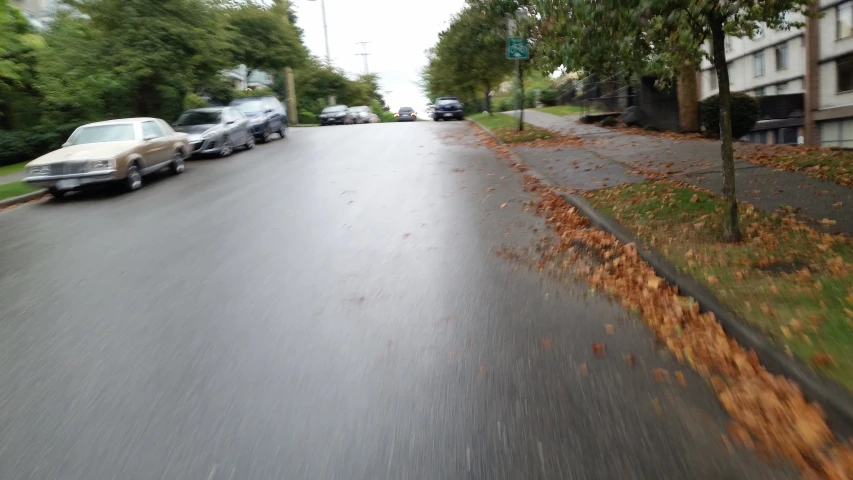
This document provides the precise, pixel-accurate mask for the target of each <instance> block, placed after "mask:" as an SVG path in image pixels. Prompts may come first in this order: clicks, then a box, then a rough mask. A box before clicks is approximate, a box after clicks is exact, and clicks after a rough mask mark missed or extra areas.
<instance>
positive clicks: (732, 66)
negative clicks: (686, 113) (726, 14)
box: [700, 0, 853, 148]
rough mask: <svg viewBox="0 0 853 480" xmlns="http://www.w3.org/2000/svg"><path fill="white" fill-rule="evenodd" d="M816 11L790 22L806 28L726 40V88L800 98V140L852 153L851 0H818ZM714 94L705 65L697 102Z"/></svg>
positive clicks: (713, 76) (709, 68)
mask: <svg viewBox="0 0 853 480" xmlns="http://www.w3.org/2000/svg"><path fill="white" fill-rule="evenodd" d="M816 8H817V10H818V12H819V13H820V15H818V17H819V18H802V17H801V18H799V19H797V18H796V17H792V20H800V21H803V22H804V23H805V24H806V26H805V28H801V29H792V30H778V31H774V30H768V31H765V32H762V34H761V35H759V36H757V37H756V38H753V39H749V38H731V39H728V40H727V42H726V60H727V61H728V64H729V76H730V84H731V88H732V91H739V92H746V93H749V94H751V95H755V96H758V97H762V96H769V95H782V94H790V93H801V94H803V99H804V102H803V105H804V110H805V111H804V112H803V114H804V117H803V118H804V120H803V122H802V123H803V125H802V128H801V129H800V136H802V139H801V140H802V141H803V142H804V143H806V144H808V145H815V146H826V147H845V148H853V0H818V1H817V6H816ZM717 93H719V85H718V82H717V76H716V73H715V72H714V69H713V68H712V65H711V63H710V62H709V61H707V60H705V61H703V63H702V67H701V73H700V97H701V98H707V97H709V96H711V95H715V94H717ZM762 138H763V137H762ZM768 143H773V142H772V139H770V140H768Z"/></svg>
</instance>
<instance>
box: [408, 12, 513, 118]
mask: <svg viewBox="0 0 853 480" xmlns="http://www.w3.org/2000/svg"><path fill="white" fill-rule="evenodd" d="M506 41H507V35H506V21H505V20H504V18H503V17H502V16H501V15H494V14H492V13H491V12H490V11H489V10H486V9H480V8H471V7H468V8H465V9H463V10H462V12H460V13H459V14H457V15H456V16H454V17H453V19H452V21H451V23H450V26H449V27H448V28H447V29H446V30H445V31H443V32H441V33H440V34H439V40H438V43H437V44H436V46H435V47H434V48H433V49H432V50H431V51H430V52H429V54H428V59H429V62H428V64H427V66H426V68H425V69H424V70H423V72H422V75H421V80H422V81H421V85H422V88H423V89H424V90H425V92H426V93H427V95H428V96H430V97H432V98H434V97H436V96H439V95H443V94H450V93H456V94H457V95H459V96H467V97H469V98H468V99H469V100H473V99H474V98H475V97H476V93H475V92H477V91H479V92H483V94H484V97H485V108H486V110H487V111H491V106H490V104H489V96H490V93H491V91H492V89H493V88H494V87H495V86H497V85H498V84H499V83H500V81H501V80H502V79H503V78H504V77H506V76H507V75H508V74H509V73H511V72H512V69H513V63H512V62H510V61H509V60H507V59H506Z"/></svg>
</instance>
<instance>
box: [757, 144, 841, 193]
mask: <svg viewBox="0 0 853 480" xmlns="http://www.w3.org/2000/svg"><path fill="white" fill-rule="evenodd" d="M740 157H741V158H744V159H746V160H747V161H749V162H750V163H755V164H758V165H764V166H766V167H772V168H781V169H784V170H790V171H794V172H802V173H805V174H806V175H808V176H810V177H813V178H818V179H821V180H828V181H830V182H835V183H837V184H839V185H843V186H845V187H853V152H850V151H846V150H832V149H829V148H815V147H799V146H788V145H772V146H771V145H767V146H761V147H760V148H756V149H755V151H754V152H750V153H747V154H743V155H741V156H740Z"/></svg>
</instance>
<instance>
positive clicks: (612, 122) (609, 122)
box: [598, 117, 619, 127]
mask: <svg viewBox="0 0 853 480" xmlns="http://www.w3.org/2000/svg"><path fill="white" fill-rule="evenodd" d="M617 123H619V122H618V121H617V120H616V117H604V120H602V121H600V122H598V124H599V125H601V126H602V127H615V126H616V124H617Z"/></svg>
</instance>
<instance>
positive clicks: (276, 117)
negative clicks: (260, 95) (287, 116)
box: [264, 98, 282, 132]
mask: <svg viewBox="0 0 853 480" xmlns="http://www.w3.org/2000/svg"><path fill="white" fill-rule="evenodd" d="M276 103H277V102H276V101H275V99H273V98H267V99H265V100H264V104H265V106H266V108H267V110H269V111H270V114H269V115H270V130H271V131H273V132H277V131H279V130H281V121H282V118H281V110H280V109H279V108H278V105H276Z"/></svg>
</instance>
